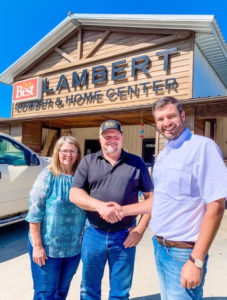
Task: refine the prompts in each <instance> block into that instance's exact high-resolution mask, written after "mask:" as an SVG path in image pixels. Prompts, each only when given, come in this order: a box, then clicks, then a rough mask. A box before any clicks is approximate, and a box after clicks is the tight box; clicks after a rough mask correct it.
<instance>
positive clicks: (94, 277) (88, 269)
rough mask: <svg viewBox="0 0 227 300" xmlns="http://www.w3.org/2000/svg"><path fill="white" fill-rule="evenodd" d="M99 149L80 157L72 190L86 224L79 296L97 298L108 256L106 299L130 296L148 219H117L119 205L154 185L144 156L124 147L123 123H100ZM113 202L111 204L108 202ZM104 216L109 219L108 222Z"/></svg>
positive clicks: (134, 200)
mask: <svg viewBox="0 0 227 300" xmlns="http://www.w3.org/2000/svg"><path fill="white" fill-rule="evenodd" d="M99 141H100V144H101V151H99V152H97V153H92V154H89V155H86V156H85V157H84V158H83V160H82V161H81V163H80V165H79V167H78V168H77V171H76V173H75V177H74V180H73V184H72V188H71V191H70V201H71V202H73V203H74V204H76V205H77V206H79V207H81V208H82V209H85V210H86V213H87V220H88V221H87V223H88V224H87V225H88V226H87V227H86V230H85V233H84V237H83V242H82V252H81V255H82V261H83V275H82V283H81V300H99V299H101V281H102V277H103V272H104V267H105V264H106V262H107V261H108V264H109V271H110V294H109V299H110V300H114V299H122V300H123V299H124V300H125V299H128V298H129V290H130V288H131V283H132V275H133V269H134V259H135V246H136V245H137V244H138V243H139V242H140V240H141V238H142V236H143V233H144V231H145V229H146V227H147V225H148V223H149V220H150V214H145V215H142V217H141V219H140V222H139V223H138V224H137V225H136V217H135V216H130V217H125V218H123V219H122V220H121V214H120V213H118V207H119V212H120V205H127V204H132V203H137V202H138V192H139V191H142V193H143V196H144V197H145V199H147V198H149V197H151V191H152V190H153V185H152V182H151V178H150V175H149V173H148V169H147V167H146V165H145V163H144V162H143V160H142V159H141V158H140V157H138V156H136V155H133V154H130V153H127V152H125V151H124V150H122V144H123V134H122V129H121V124H120V123H119V122H117V121H115V120H108V121H105V122H103V123H102V124H101V127H100V136H99ZM108 202H114V203H115V205H114V206H110V205H108ZM104 219H108V221H109V222H106V221H105V220H104Z"/></svg>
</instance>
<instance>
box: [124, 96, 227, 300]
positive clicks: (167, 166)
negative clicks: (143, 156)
mask: <svg viewBox="0 0 227 300" xmlns="http://www.w3.org/2000/svg"><path fill="white" fill-rule="evenodd" d="M153 114H154V118H155V121H156V126H157V129H158V131H159V132H160V133H161V134H162V135H163V136H164V137H165V138H166V141H165V148H164V150H163V151H161V153H160V154H159V156H158V158H157V161H156V162H155V165H154V169H153V181H154V195H153V201H152V203H151V201H150V200H145V201H143V202H141V203H138V204H132V205H127V206H123V207H122V217H124V216H126V215H133V214H140V213H146V212H150V211H151V206H152V217H151V221H150V227H151V230H152V232H153V233H154V237H153V244H154V254H155V260H156V267H157V271H158V275H159V282H160V290H161V299H162V300H186V299H196V300H198V299H202V295H203V285H204V280H205V274H206V270H207V260H208V250H209V248H210V246H211V243H212V241H213V239H214V237H215V235H216V233H217V230H218V228H219V225H220V223H221V219H222V216H223V213H224V209H225V197H226V196H227V168H226V166H225V164H224V162H223V158H222V154H221V152H220V149H219V148H218V146H217V145H216V144H215V142H214V141H212V140H211V139H209V138H206V137H203V136H198V135H194V134H192V133H191V131H190V130H189V129H188V128H185V113H184V111H183V108H182V105H181V103H180V102H179V101H178V100H176V99H175V98H173V97H163V98H160V99H159V100H157V101H156V102H155V103H154V106H153ZM118 210H120V209H118Z"/></svg>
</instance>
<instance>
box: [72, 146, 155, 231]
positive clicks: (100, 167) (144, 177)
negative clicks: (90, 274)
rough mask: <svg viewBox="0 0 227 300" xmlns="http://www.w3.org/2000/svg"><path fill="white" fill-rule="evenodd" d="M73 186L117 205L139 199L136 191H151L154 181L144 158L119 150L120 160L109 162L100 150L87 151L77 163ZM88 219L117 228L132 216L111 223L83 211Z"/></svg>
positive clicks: (99, 225)
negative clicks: (94, 151) (95, 151)
mask: <svg viewBox="0 0 227 300" xmlns="http://www.w3.org/2000/svg"><path fill="white" fill-rule="evenodd" d="M72 187H78V188H82V189H83V190H85V191H86V192H87V193H88V194H89V195H90V196H91V197H94V198H96V199H98V200H101V201H104V202H109V201H114V202H117V203H118V204H120V205H127V204H132V203H137V202H138V193H139V191H142V192H150V191H152V190H153V184H152V182H151V177H150V174H149V172H148V168H147V166H146V165H145V163H144V161H143V160H142V159H141V158H140V157H139V156H137V155H134V154H130V153H127V152H125V151H124V150H122V153H121V156H120V158H119V160H118V161H117V162H116V164H115V165H114V166H112V165H111V164H110V163H109V162H108V161H107V160H106V159H105V158H104V156H103V154H102V151H98V152H97V153H91V154H88V155H86V156H85V157H84V158H83V159H82V161H81V163H80V164H79V166H78V168H77V170H76V173H75V177H74V180H73V183H72ZM86 213H87V217H88V219H89V221H90V223H91V224H92V225H93V226H95V227H96V228H99V229H101V230H105V231H108V230H109V231H117V230H122V229H124V228H128V227H129V226H130V224H131V223H132V221H133V220H134V219H135V216H129V217H125V218H124V219H123V220H121V221H119V222H117V223H115V224H110V223H108V222H106V221H105V220H103V219H102V218H101V217H100V216H99V214H98V213H97V212H92V211H86Z"/></svg>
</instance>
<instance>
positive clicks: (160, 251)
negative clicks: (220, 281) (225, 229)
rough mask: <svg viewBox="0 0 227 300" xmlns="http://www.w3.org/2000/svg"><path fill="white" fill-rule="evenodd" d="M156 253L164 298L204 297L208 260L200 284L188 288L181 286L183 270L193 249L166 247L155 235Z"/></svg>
mask: <svg viewBox="0 0 227 300" xmlns="http://www.w3.org/2000/svg"><path fill="white" fill-rule="evenodd" d="M153 245H154V255H155V262H156V268H157V271H158V277H159V284H160V292H161V299H162V300H192V299H193V300H200V299H202V297H203V285H204V281H205V274H206V271H207V260H208V256H207V257H206V259H205V262H204V266H203V275H202V280H201V284H200V286H198V287H197V288H195V289H190V290H188V289H186V288H182V286H181V281H180V278H181V270H182V267H183V266H184V264H185V263H186V262H187V260H188V259H189V256H190V254H191V252H192V249H182V248H174V247H164V246H162V245H160V244H159V243H158V242H157V239H156V237H155V236H154V237H153Z"/></svg>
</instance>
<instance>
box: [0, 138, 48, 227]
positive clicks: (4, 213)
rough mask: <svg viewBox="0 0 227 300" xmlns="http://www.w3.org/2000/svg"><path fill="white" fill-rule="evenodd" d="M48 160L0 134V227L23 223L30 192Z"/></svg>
mask: <svg viewBox="0 0 227 300" xmlns="http://www.w3.org/2000/svg"><path fill="white" fill-rule="evenodd" d="M48 164H49V158H47V157H41V156H39V155H38V154H36V153H35V152H34V151H32V150H31V149H29V148H28V147H27V146H25V145H24V144H22V143H20V142H18V141H17V140H15V139H14V138H12V137H11V136H9V135H7V134H4V133H0V227H1V226H4V225H7V224H9V223H15V222H18V221H21V220H23V219H24V217H25V215H26V212H27V210H28V196H29V192H30V189H31V187H32V185H33V183H34V181H35V179H36V177H37V176H38V175H39V173H40V172H41V171H42V169H43V168H45V167H46V166H47V165H48Z"/></svg>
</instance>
